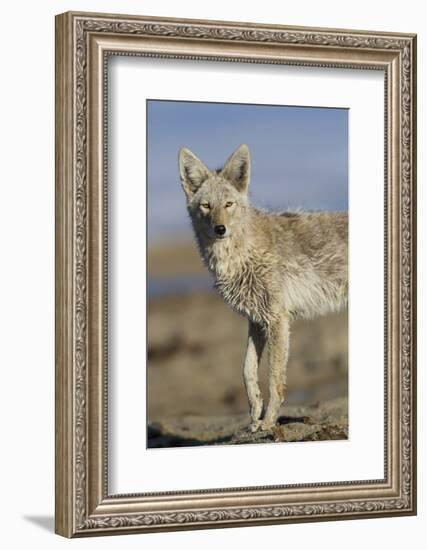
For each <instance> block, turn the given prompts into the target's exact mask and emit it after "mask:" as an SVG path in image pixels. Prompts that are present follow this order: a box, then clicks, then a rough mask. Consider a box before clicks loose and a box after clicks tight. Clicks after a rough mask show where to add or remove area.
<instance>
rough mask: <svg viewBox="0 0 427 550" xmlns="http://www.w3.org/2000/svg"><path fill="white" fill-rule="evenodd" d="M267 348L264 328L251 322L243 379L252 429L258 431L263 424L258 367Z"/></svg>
mask: <svg viewBox="0 0 427 550" xmlns="http://www.w3.org/2000/svg"><path fill="white" fill-rule="evenodd" d="M264 346H265V334H264V331H263V329H262V327H261V326H260V325H258V324H256V323H253V322H252V321H249V334H248V347H247V349H246V357H245V364H244V367H243V377H244V379H245V386H246V392H247V394H248V401H249V408H250V414H251V425H250V429H251V430H252V431H256V430H257V429H258V428H259V426H260V424H261V420H260V418H261V414H262V396H261V391H260V389H259V383H258V367H259V363H260V361H261V356H262V352H263V350H264Z"/></svg>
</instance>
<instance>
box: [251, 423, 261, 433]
mask: <svg viewBox="0 0 427 550" xmlns="http://www.w3.org/2000/svg"><path fill="white" fill-rule="evenodd" d="M260 426H261V420H253V421H252V422H251V423H250V424H249V431H250V432H252V433H255V432H257V431H258V430H259V428H260Z"/></svg>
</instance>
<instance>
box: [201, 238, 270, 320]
mask: <svg viewBox="0 0 427 550" xmlns="http://www.w3.org/2000/svg"><path fill="white" fill-rule="evenodd" d="M202 256H203V258H204V260H205V262H206V264H207V266H208V268H209V271H210V272H211V273H212V274H213V276H214V278H215V287H216V289H217V290H218V292H219V293H220V294H221V296H222V297H223V298H224V300H225V301H226V302H227V303H228V304H229V305H230V306H231V307H232V308H233V309H235V310H236V311H238V312H239V313H242V314H244V315H246V316H247V317H249V318H250V319H252V320H253V321H257V322H264V321H266V320H267V318H268V316H269V313H270V309H271V308H270V303H269V292H268V288H267V284H266V282H267V281H266V279H267V276H266V275H267V274H266V268H265V266H263V265H262V264H260V262H259V261H257V260H258V259H257V258H256V253H255V254H254V252H252V253H251V251H249V250H247V248H246V247H242V246H239V243H238V242H236V240H235V239H231V238H230V239H227V240H224V241H220V242H216V243H214V244H212V245H211V246H206V247H203V248H202Z"/></svg>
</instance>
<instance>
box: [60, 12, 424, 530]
mask: <svg viewBox="0 0 427 550" xmlns="http://www.w3.org/2000/svg"><path fill="white" fill-rule="evenodd" d="M415 92H416V37H415V35H411V34H401V33H383V32H381V33H377V32H367V31H350V30H332V29H309V28H303V27H300V28H299V27H283V26H275V25H274V26H269V25H257V24H252V23H251V24H249V23H236V22H233V23H231V22H220V21H195V20H178V19H164V18H152V17H143V16H142V17H137V16H123V15H108V14H89V13H73V12H69V13H65V14H62V15H59V16H57V18H56V236H57V238H56V532H57V533H58V534H60V535H63V536H66V537H78V536H90V535H106V534H124V533H135V532H148V531H162V530H177V529H198V528H206V527H212V528H213V527H227V526H238V525H245V526H248V525H260V524H271V523H287V522H297V521H298V522H300V521H319V520H332V519H351V518H362V517H363V518H367V517H381V516H397V515H410V514H415V513H416V463H415V458H416V422H415V420H416V417H415V409H416V407H415V383H416V371H415V359H416V357H415V349H416V347H415V344H416V340H415V328H416V327H415V315H416V311H415V291H416V271H415V270H416V261H415V250H416V232H415V207H416V196H415V176H416V159H415V151H416V148H415V143H416V142H415V138H416V133H415V130H416V129H415V118H416V116H415V115H416V93H415Z"/></svg>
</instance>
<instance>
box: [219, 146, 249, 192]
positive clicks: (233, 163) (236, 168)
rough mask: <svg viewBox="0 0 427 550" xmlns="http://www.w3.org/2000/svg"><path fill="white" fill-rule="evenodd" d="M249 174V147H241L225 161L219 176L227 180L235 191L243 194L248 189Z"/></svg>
mask: <svg viewBox="0 0 427 550" xmlns="http://www.w3.org/2000/svg"><path fill="white" fill-rule="evenodd" d="M250 174H251V158H250V155H249V147H248V146H247V145H241V146H240V147H239V148H238V149H237V150H236V151H234V153H233V154H232V155H231V157H230V158H229V159H228V160H227V162H226V163H225V165H224V168H223V169H222V170H221V175H222V176H223V177H224V178H225V179H226V180H228V181H229V182H230V183H231V184H233V185H234V187H235V188H236V189H237V191H240V192H241V193H245V192H246V191H247V189H248V185H249V178H250Z"/></svg>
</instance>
